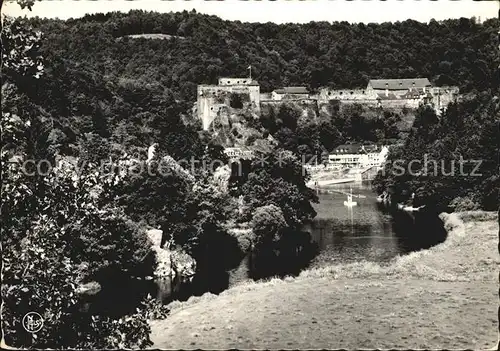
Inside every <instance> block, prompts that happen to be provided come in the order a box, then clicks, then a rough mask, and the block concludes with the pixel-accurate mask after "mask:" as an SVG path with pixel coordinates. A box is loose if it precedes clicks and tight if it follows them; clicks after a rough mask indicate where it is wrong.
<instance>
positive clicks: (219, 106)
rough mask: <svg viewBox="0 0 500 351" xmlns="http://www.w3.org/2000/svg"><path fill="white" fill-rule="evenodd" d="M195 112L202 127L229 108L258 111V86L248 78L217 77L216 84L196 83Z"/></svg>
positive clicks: (204, 127)
mask: <svg viewBox="0 0 500 351" xmlns="http://www.w3.org/2000/svg"><path fill="white" fill-rule="evenodd" d="M197 95H198V96H197V106H196V107H197V114H198V118H199V119H201V121H202V124H203V129H204V130H208V128H209V127H210V125H211V124H212V122H213V120H214V119H215V118H216V117H217V116H218V115H219V114H220V113H221V112H222V111H224V110H226V109H229V108H245V107H249V108H251V109H252V110H253V111H255V112H256V113H259V112H260V86H259V83H257V82H256V81H255V80H252V79H250V78H219V84H218V85H198V91H197Z"/></svg>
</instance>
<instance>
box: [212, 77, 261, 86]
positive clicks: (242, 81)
mask: <svg viewBox="0 0 500 351" xmlns="http://www.w3.org/2000/svg"><path fill="white" fill-rule="evenodd" d="M219 85H259V82H257V81H256V80H255V79H250V78H248V77H234V78H233V77H220V78H219Z"/></svg>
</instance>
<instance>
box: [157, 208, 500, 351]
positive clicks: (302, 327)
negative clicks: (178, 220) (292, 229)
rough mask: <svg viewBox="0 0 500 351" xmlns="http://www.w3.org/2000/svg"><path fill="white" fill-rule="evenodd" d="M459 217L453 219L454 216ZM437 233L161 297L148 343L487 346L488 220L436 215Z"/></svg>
mask: <svg viewBox="0 0 500 351" xmlns="http://www.w3.org/2000/svg"><path fill="white" fill-rule="evenodd" d="M461 218H462V219H463V220H462V219H461ZM443 219H444V221H445V225H446V227H447V229H448V230H449V235H448V238H447V240H446V241H445V242H444V243H442V244H440V245H437V246H435V247H433V248H431V249H429V250H425V251H421V252H417V253H413V254H410V255H407V256H404V257H400V258H397V259H395V260H394V262H393V263H392V264H391V265H390V266H388V267H381V266H378V265H377V264H373V263H367V262H361V263H356V264H350V265H338V266H331V267H326V268H321V269H314V270H309V271H305V272H303V273H302V274H301V275H300V276H299V277H297V278H294V279H293V278H286V279H284V280H280V279H272V280H270V281H268V282H259V283H254V282H248V283H243V284H241V285H240V286H236V287H234V288H231V289H229V290H226V291H224V292H223V293H221V294H220V295H218V296H214V295H211V294H206V295H204V296H202V297H197V298H195V297H193V298H191V299H190V300H188V301H187V302H184V303H179V302H174V303H173V304H171V307H172V312H171V315H170V316H169V317H168V318H167V319H166V320H161V321H152V322H151V327H152V334H151V338H152V340H153V342H154V343H155V344H154V346H153V347H155V348H162V349H163V348H173V349H195V348H203V349H204V348H210V349H214V348H215V349H228V348H238V349H264V348H267V349H279V348H288V349H290V348H327V349H328V348H347V349H354V348H370V349H373V348H385V349H387V348H397V349H408V348H420V349H422V348H423V349H443V348H444V349H464V348H469V349H488V348H492V347H494V346H495V345H496V344H497V341H498V267H499V266H498V263H499V257H498V221H497V219H496V215H495V214H493V213H475V214H470V213H469V214H463V215H460V216H457V215H455V214H452V215H445V216H443Z"/></svg>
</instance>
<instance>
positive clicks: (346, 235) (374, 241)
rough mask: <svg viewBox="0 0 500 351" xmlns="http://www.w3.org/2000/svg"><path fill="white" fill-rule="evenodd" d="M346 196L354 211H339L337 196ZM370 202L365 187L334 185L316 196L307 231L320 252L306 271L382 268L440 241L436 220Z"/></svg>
mask: <svg viewBox="0 0 500 351" xmlns="http://www.w3.org/2000/svg"><path fill="white" fill-rule="evenodd" d="M326 191H328V193H325V192H326ZM351 191H352V194H353V195H354V197H353V201H356V202H357V205H356V206H353V207H347V206H344V201H346V200H347V196H346V195H344V194H342V193H340V192H345V193H349V192H351ZM356 195H361V196H362V197H355V196H356ZM376 196H377V195H376V194H375V193H374V192H373V191H372V190H371V185H370V183H369V182H366V183H346V184H336V185H332V186H330V187H328V189H323V193H321V191H320V193H319V194H318V197H319V200H320V202H319V204H316V205H315V206H314V208H315V210H316V212H317V216H316V218H315V219H314V221H313V222H312V223H311V224H310V225H308V226H307V230H308V231H309V232H310V234H311V236H312V239H313V240H314V241H315V242H316V243H318V246H319V250H320V252H319V255H318V256H317V257H316V258H314V260H313V261H312V263H311V265H312V266H323V265H328V264H336V263H351V262H358V261H362V260H366V261H373V262H377V263H380V264H385V263H387V262H389V261H390V260H391V259H392V258H394V257H395V256H397V255H404V254H407V253H409V252H412V251H417V250H421V249H425V248H429V247H431V246H432V245H435V244H437V243H439V242H442V241H443V240H444V239H445V238H446V232H445V231H444V229H443V227H442V223H441V221H440V219H439V218H438V217H437V215H436V214H431V213H412V214H408V213H405V212H402V211H399V210H394V209H390V208H387V207H385V206H384V205H382V204H380V203H378V202H377V201H376Z"/></svg>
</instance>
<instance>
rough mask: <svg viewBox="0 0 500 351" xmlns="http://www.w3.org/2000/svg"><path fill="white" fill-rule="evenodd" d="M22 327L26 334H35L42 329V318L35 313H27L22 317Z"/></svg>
mask: <svg viewBox="0 0 500 351" xmlns="http://www.w3.org/2000/svg"><path fill="white" fill-rule="evenodd" d="M23 327H24V329H25V330H26V331H27V332H28V333H36V332H38V331H40V329H42V327H43V318H42V316H40V314H38V313H36V312H28V313H26V314H25V315H24V317H23Z"/></svg>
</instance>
